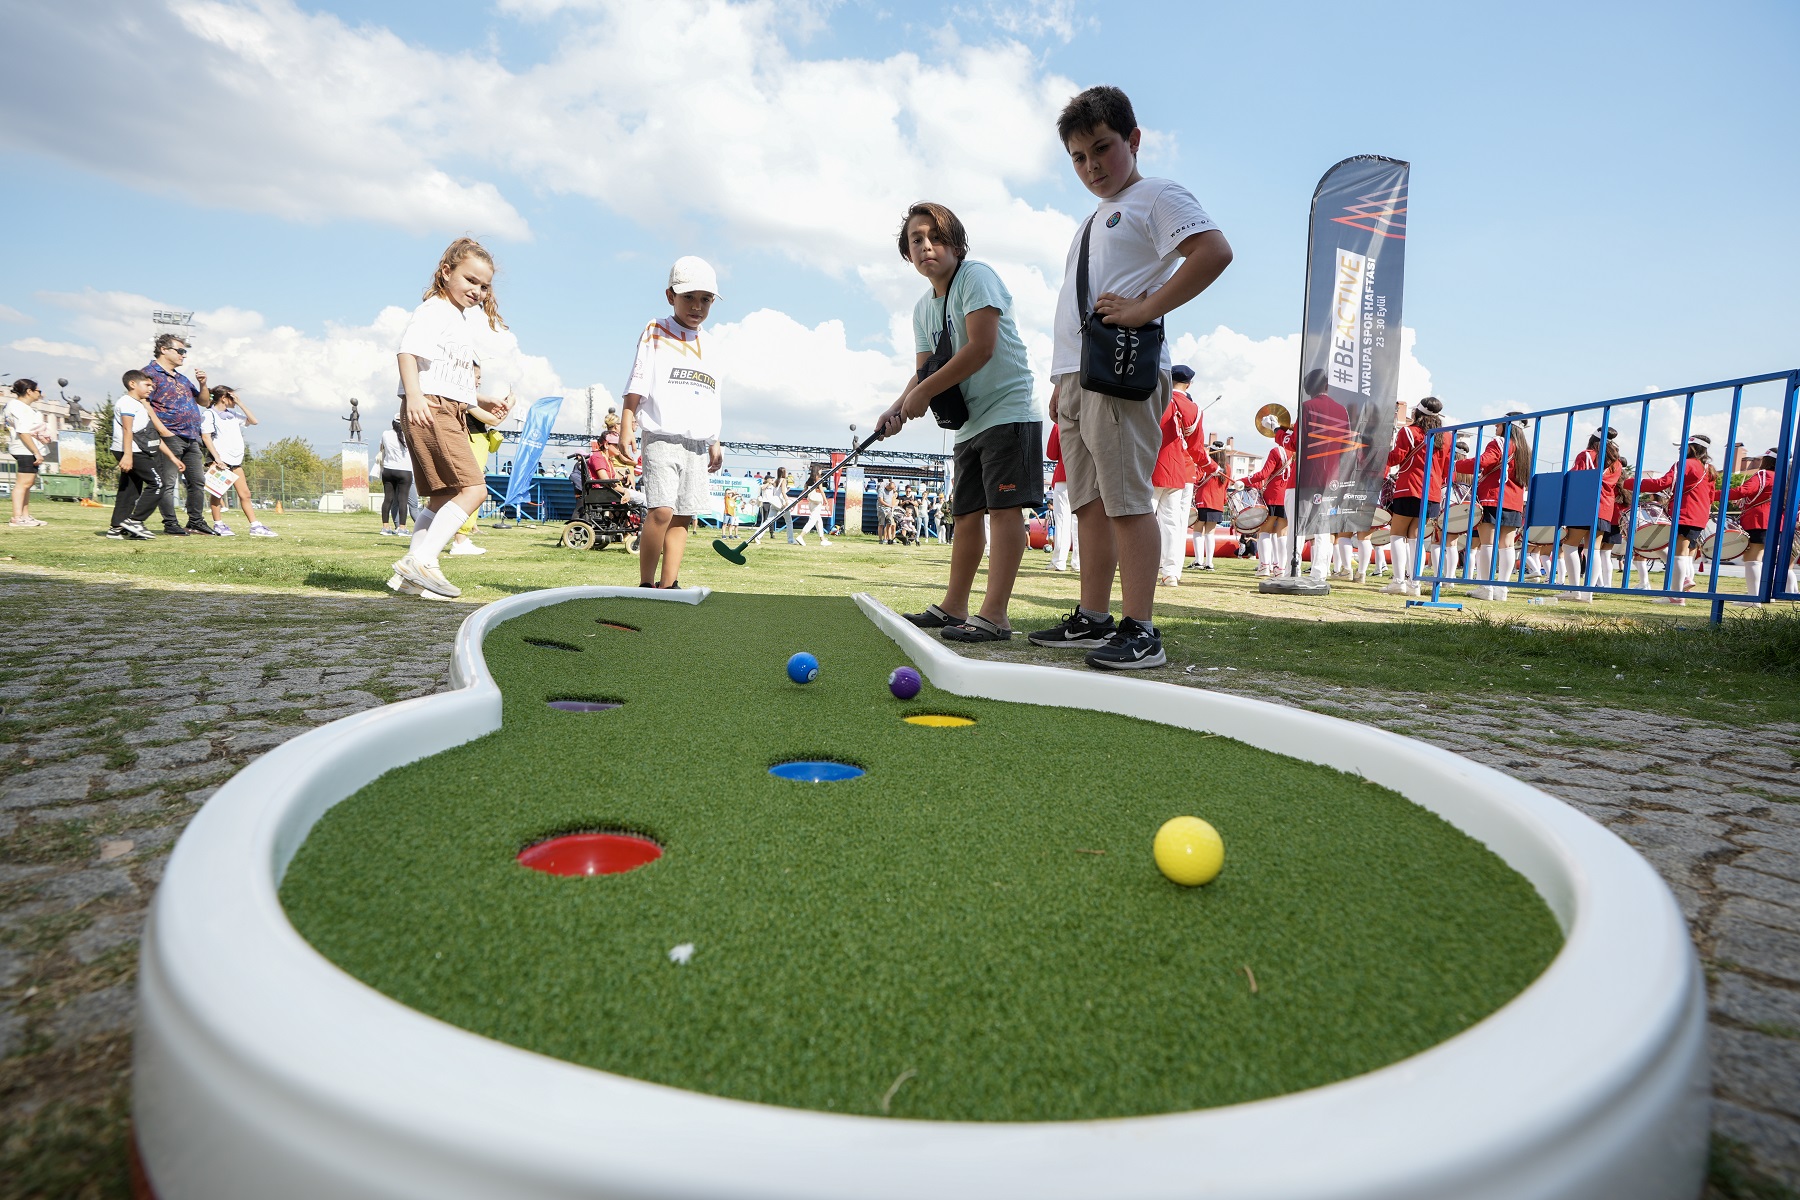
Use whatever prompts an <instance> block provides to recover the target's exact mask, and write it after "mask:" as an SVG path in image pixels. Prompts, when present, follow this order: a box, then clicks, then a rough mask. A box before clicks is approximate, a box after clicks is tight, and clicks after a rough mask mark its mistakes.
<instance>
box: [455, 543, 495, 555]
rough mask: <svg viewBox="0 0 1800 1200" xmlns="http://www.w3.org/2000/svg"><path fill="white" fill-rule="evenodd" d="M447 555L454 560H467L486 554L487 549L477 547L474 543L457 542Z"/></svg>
mask: <svg viewBox="0 0 1800 1200" xmlns="http://www.w3.org/2000/svg"><path fill="white" fill-rule="evenodd" d="M446 553H447V554H449V555H450V556H451V557H453V558H467V557H469V556H470V555H475V554H486V553H487V548H486V547H484V546H477V545H476V544H475V543H474V542H457V543H455V544H453V545H452V546H451V547H450V549H449V550H448V551H446Z"/></svg>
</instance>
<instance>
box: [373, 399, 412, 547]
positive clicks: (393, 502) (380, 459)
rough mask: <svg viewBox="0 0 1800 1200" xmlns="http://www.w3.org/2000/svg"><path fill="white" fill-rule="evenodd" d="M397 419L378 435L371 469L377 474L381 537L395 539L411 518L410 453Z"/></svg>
mask: <svg viewBox="0 0 1800 1200" xmlns="http://www.w3.org/2000/svg"><path fill="white" fill-rule="evenodd" d="M404 433H405V431H404V429H403V428H402V426H401V424H400V418H399V417H395V418H394V421H393V424H391V425H389V426H388V427H387V428H386V429H384V430H382V432H381V445H380V447H379V448H378V449H377V450H376V451H375V469H376V470H378V471H379V472H381V536H382V537H399V536H402V535H404V534H405V533H406V522H407V520H408V518H409V517H410V516H411V514H412V453H411V452H410V451H408V450H407V448H406V438H405V436H404Z"/></svg>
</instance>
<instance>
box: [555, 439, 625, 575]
mask: <svg viewBox="0 0 1800 1200" xmlns="http://www.w3.org/2000/svg"><path fill="white" fill-rule="evenodd" d="M569 458H570V460H571V465H570V467H569V482H570V483H572V484H574V485H575V512H574V515H573V516H571V517H570V518H569V522H568V524H566V525H564V526H563V531H562V541H561V543H560V544H561V545H564V546H567V547H568V548H569V549H571V550H604V549H606V547H608V546H610V545H612V544H613V543H614V542H623V543H624V544H625V549H627V550H629V551H631V552H632V553H633V554H636V553H637V548H638V537H639V535H640V534H641V533H642V531H643V528H644V506H643V504H642V503H640V502H638V501H637V500H635V499H633V496H635V495H637V493H634V492H632V491H631V489H629V488H627V487H626V486H625V484H624V483H623V482H622V481H620V480H617V479H589V478H588V466H587V457H586V456H585V455H581V454H571V455H569Z"/></svg>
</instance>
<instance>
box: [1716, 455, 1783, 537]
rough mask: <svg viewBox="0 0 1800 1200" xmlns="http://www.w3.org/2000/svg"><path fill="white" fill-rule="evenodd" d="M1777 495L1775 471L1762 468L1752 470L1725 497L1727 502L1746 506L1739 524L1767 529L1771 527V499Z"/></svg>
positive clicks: (1748, 527)
mask: <svg viewBox="0 0 1800 1200" xmlns="http://www.w3.org/2000/svg"><path fill="white" fill-rule="evenodd" d="M1774 497H1775V472H1773V471H1770V470H1768V469H1766V468H1765V469H1762V470H1757V471H1752V472H1750V474H1749V475H1747V476H1746V477H1745V478H1744V482H1742V483H1740V484H1738V485H1737V486H1736V487H1734V488H1732V489H1731V491H1730V493H1729V494H1728V495H1727V496H1726V497H1725V500H1726V502H1727V503H1731V502H1734V501H1736V502H1741V503H1742V504H1743V506H1744V514H1743V516H1741V517H1739V518H1738V524H1739V525H1741V526H1743V527H1744V528H1745V529H1767V528H1768V527H1769V501H1770V500H1772V499H1774Z"/></svg>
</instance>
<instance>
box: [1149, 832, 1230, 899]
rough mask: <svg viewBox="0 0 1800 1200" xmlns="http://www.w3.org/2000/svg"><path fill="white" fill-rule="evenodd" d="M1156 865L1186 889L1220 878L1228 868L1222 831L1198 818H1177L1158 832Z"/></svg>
mask: <svg viewBox="0 0 1800 1200" xmlns="http://www.w3.org/2000/svg"><path fill="white" fill-rule="evenodd" d="M1153 849H1154V852H1155V854H1156V866H1157V869H1158V870H1160V871H1161V872H1162V873H1163V874H1164V875H1167V876H1168V877H1169V878H1170V879H1172V880H1174V881H1175V882H1176V883H1179V884H1181V885H1182V886H1183V887H1198V886H1199V885H1201V884H1203V883H1211V882H1212V881H1213V880H1215V879H1217V878H1218V877H1219V869H1220V868H1221V867H1223V866H1224V865H1225V842H1224V840H1223V839H1222V838H1220V837H1219V831H1218V830H1216V829H1214V828H1213V827H1212V826H1211V825H1208V824H1207V823H1206V822H1205V821H1202V820H1201V819H1200V818H1199V817H1174V818H1172V819H1170V820H1168V821H1165V822H1163V827H1162V828H1161V829H1159V830H1157V831H1156V842H1155V845H1154V847H1153Z"/></svg>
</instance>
